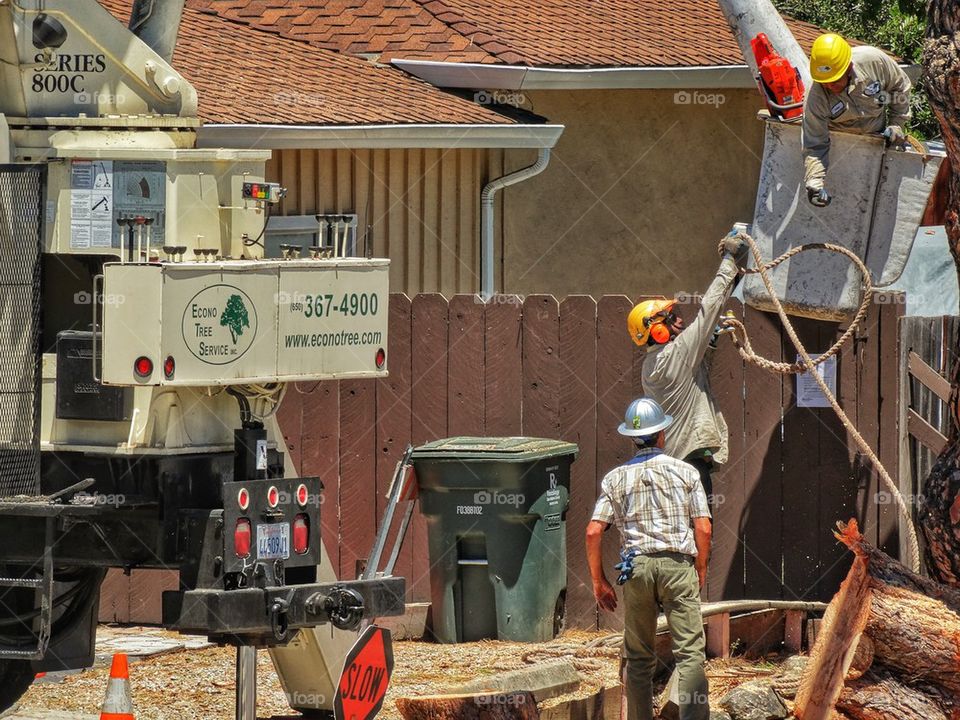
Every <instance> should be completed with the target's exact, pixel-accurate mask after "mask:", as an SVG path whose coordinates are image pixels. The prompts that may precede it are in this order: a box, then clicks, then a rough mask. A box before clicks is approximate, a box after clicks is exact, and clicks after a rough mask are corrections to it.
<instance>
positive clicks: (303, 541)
mask: <svg viewBox="0 0 960 720" xmlns="http://www.w3.org/2000/svg"><path fill="white" fill-rule="evenodd" d="M309 549H310V519H309V518H308V517H307V516H306V515H304V514H303V513H301V514H299V515H297V516H296V517H295V518H294V519H293V551H294V552H295V553H296V554H297V555H306V554H307V550H309Z"/></svg>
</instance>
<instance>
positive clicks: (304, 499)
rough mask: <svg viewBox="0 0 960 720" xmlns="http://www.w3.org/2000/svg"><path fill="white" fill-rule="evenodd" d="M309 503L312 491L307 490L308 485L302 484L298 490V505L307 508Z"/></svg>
mask: <svg viewBox="0 0 960 720" xmlns="http://www.w3.org/2000/svg"><path fill="white" fill-rule="evenodd" d="M309 501H310V491H309V490H307V486H306V485H304V484H303V483H300V487H298V488H297V503H298V504H299V505H300V507H306V506H307V503H308V502H309Z"/></svg>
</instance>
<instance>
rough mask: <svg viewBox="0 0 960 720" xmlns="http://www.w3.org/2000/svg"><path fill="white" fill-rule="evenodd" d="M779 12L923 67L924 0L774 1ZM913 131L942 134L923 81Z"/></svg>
mask: <svg viewBox="0 0 960 720" xmlns="http://www.w3.org/2000/svg"><path fill="white" fill-rule="evenodd" d="M774 4H775V5H776V6H777V9H778V10H779V11H780V12H782V13H784V14H785V15H789V16H791V17H794V18H796V19H797V20H805V21H806V22H810V23H813V24H815V25H818V26H820V27H822V28H825V29H826V30H831V31H833V32H836V33H840V34H841V35H844V36H845V37H848V38H855V39H857V40H862V41H863V42H866V43H869V44H871V45H876V46H877V47H882V48H884V49H886V50H889V51H890V52H892V53H894V54H895V55H898V56H899V57H900V58H902V59H903V61H904V62H909V63H916V64H920V60H921V55H922V53H923V37H924V32H925V30H926V12H925V7H924V5H925V3H924V1H923V0H774ZM911 105H912V109H913V118H912V120H911V122H910V126H909V129H910V132H911V133H913V134H914V135H917V136H918V137H921V138H925V139H930V138H934V137H937V136H938V135H939V134H940V125H939V124H938V123H937V120H936V118H935V117H934V115H933V112H932V111H931V109H930V103H929V101H928V100H927V94H926V91H925V90H924V87H923V79H922V78H921V79H920V81H919V82H918V83H917V84H916V86H915V92H914V95H913V100H912V102H911Z"/></svg>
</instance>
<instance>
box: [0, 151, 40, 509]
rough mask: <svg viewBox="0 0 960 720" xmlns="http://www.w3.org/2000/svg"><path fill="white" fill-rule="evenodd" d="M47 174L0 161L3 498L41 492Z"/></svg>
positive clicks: (0, 461) (0, 469)
mask: <svg viewBox="0 0 960 720" xmlns="http://www.w3.org/2000/svg"><path fill="white" fill-rule="evenodd" d="M44 173H45V170H44V168H43V167H42V166H35V165H0V497H11V496H16V495H27V496H35V495H39V494H40V433H39V429H40V249H41V243H42V224H41V223H42V214H41V208H42V204H43V181H44Z"/></svg>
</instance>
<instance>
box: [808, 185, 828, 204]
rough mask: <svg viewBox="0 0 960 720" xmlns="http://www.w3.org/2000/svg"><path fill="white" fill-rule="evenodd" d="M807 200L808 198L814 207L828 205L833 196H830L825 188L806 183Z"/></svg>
mask: <svg viewBox="0 0 960 720" xmlns="http://www.w3.org/2000/svg"><path fill="white" fill-rule="evenodd" d="M807 200H809V201H810V204H811V205H813V206H814V207H818V208H822V207H826V206H827V205H829V204H830V201H831V200H833V198H832V197H830V193H828V192H827V191H826V188H814V187H810V186H809V185H808V186H807Z"/></svg>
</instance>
